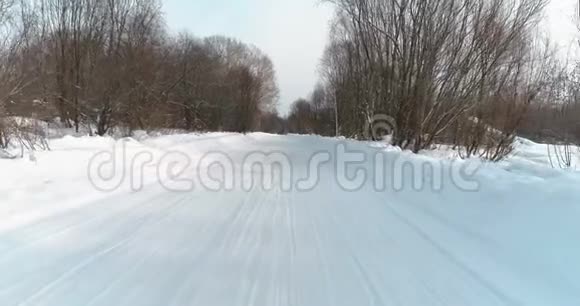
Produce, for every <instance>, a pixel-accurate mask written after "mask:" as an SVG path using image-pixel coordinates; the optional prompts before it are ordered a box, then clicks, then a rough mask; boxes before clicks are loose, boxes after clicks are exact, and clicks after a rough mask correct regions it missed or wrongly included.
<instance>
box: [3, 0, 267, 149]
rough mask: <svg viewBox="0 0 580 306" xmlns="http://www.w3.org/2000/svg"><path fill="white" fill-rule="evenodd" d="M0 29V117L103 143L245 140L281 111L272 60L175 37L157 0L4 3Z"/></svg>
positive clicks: (210, 41)
mask: <svg viewBox="0 0 580 306" xmlns="http://www.w3.org/2000/svg"><path fill="white" fill-rule="evenodd" d="M0 24H1V25H0V27H1V29H2V31H0V35H1V37H0V116H8V115H10V116H25V117H34V118H37V119H40V120H47V121H50V120H54V119H55V118H56V119H57V121H59V122H60V123H61V124H62V125H64V126H66V127H68V128H74V129H75V130H76V131H79V130H81V129H82V130H84V131H87V130H88V131H89V132H91V133H94V134H98V135H105V134H107V133H110V132H111V131H112V130H114V129H122V130H123V131H124V133H125V134H127V135H130V134H131V132H132V131H134V130H137V129H139V130H150V129H156V128H171V129H184V130H189V131H192V130H198V131H216V130H221V131H233V132H248V131H254V130H257V129H259V128H260V125H261V121H262V118H263V117H267V115H266V114H268V113H270V112H272V111H273V110H274V109H275V107H276V103H277V99H278V87H277V83H276V73H275V69H274V66H273V64H272V61H271V60H270V58H269V57H268V56H267V55H266V54H264V53H263V52H262V51H260V50H259V49H258V48H256V47H254V46H251V45H247V44H244V43H242V42H240V41H238V40H235V39H231V38H227V37H220V36H215V37H209V38H204V39H201V38H196V37H195V36H193V35H192V34H189V33H181V34H179V35H173V34H170V33H169V31H168V29H167V28H166V26H165V21H164V19H163V13H162V7H161V3H160V2H158V1H156V0H22V1H20V0H0ZM3 122H4V123H3V124H4V128H2V127H1V126H0V145H2V144H6V143H7V141H9V140H7V139H6V138H7V137H8V131H9V130H10V127H8V126H6V125H7V123H6V120H4V121H3Z"/></svg>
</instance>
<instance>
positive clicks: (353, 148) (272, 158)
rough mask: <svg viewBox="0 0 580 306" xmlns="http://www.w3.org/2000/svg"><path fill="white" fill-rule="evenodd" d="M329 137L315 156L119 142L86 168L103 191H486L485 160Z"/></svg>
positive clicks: (297, 150) (297, 151) (313, 154)
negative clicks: (153, 187) (158, 148)
mask: <svg viewBox="0 0 580 306" xmlns="http://www.w3.org/2000/svg"><path fill="white" fill-rule="evenodd" d="M240 137H243V136H240ZM322 142H323V144H324V145H326V147H325V148H324V149H323V150H319V151H316V152H313V153H311V154H310V155H306V154H304V152H300V150H299V149H297V148H290V149H291V150H292V151H293V152H283V151H260V150H258V151H255V150H254V151H251V150H250V151H248V152H247V153H245V154H243V155H242V156H241V155H240V154H239V153H236V154H235V155H231V154H229V153H228V152H225V151H224V152H222V151H212V152H207V153H205V154H204V155H199V154H193V153H192V152H189V153H188V152H186V151H169V152H165V153H163V154H159V152H152V151H150V150H135V149H128V148H127V145H126V144H125V142H123V141H120V142H119V143H118V144H117V146H115V147H114V148H111V150H108V151H103V152H99V153H98V154H96V155H95V156H94V157H93V158H92V159H91V160H90V162H89V165H88V169H87V173H88V178H89V180H90V182H91V183H92V184H93V186H94V187H95V188H96V189H98V190H100V191H103V192H111V191H114V190H117V189H119V188H120V187H121V186H127V184H128V186H129V187H130V188H131V189H132V190H133V191H140V190H142V189H143V186H144V185H145V184H150V183H156V184H159V185H160V186H162V187H163V188H165V189H166V190H168V191H174V192H188V191H194V190H205V191H211V192H221V191H232V190H244V191H251V190H255V189H262V190H264V191H272V190H280V191H284V192H289V191H299V192H304V191H312V190H315V189H317V188H318V187H319V186H320V184H329V183H332V184H335V185H336V186H338V187H339V188H340V189H342V190H344V191H347V192H353V191H358V190H362V189H365V190H374V191H377V192H384V191H405V190H412V191H422V190H430V191H435V192H438V191H442V190H443V189H445V188H456V189H459V190H461V191H477V190H479V183H478V181H477V180H476V172H477V170H478V169H479V167H480V166H481V163H480V162H478V161H477V160H469V161H463V160H450V161H443V160H435V159H429V158H424V157H414V156H412V154H411V153H402V152H384V151H383V150H380V149H375V148H370V147H366V146H364V145H363V146H361V145H360V144H358V143H353V142H348V141H324V140H323V141H322ZM324 145H323V146H324ZM298 153H299V154H298Z"/></svg>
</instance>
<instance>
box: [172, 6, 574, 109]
mask: <svg viewBox="0 0 580 306" xmlns="http://www.w3.org/2000/svg"><path fill="white" fill-rule="evenodd" d="M162 1H163V6H164V11H165V14H166V19H167V23H168V25H169V27H170V28H171V29H172V30H173V31H176V32H177V31H181V30H189V31H191V32H192V33H193V34H195V35H197V36H200V37H205V36H210V35H215V34H220V35H226V36H231V37H235V38H238V39H240V40H242V41H244V42H246V43H251V44H254V45H256V46H257V47H259V48H260V49H262V50H263V51H264V52H266V53H267V54H268V55H269V56H270V57H271V58H272V60H273V61H274V65H275V66H276V70H277V73H278V83H279V86H280V90H281V93H280V95H281V96H280V112H281V113H282V114H285V113H286V112H287V110H288V107H289V105H290V104H291V103H292V102H293V101H294V100H296V99H297V98H300V97H306V96H308V95H309V93H310V92H311V91H312V89H313V88H314V85H315V84H316V82H317V80H318V73H317V69H318V64H319V59H320V57H321V56H322V52H323V50H324V46H325V45H326V41H327V35H328V31H329V21H330V19H331V17H332V8H331V7H330V6H329V5H328V4H321V2H320V0H162ZM577 1H580V0H551V3H550V4H549V6H548V9H547V12H546V19H547V20H546V21H545V22H544V28H545V32H546V33H548V34H549V35H550V37H551V38H552V40H553V41H557V42H559V43H560V45H561V48H560V51H561V53H562V54H563V55H566V54H568V53H574V51H570V52H569V51H568V50H569V46H570V45H571V44H572V42H573V40H574V39H575V36H576V27H575V26H574V24H573V22H572V19H573V18H574V16H576V15H577V12H578V10H577V5H578V3H577ZM571 57H572V56H571Z"/></svg>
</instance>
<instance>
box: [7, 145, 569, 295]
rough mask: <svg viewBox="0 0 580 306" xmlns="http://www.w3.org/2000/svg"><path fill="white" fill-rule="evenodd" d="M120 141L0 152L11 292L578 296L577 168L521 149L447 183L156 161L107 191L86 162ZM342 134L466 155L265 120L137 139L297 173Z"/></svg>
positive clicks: (438, 163)
mask: <svg viewBox="0 0 580 306" xmlns="http://www.w3.org/2000/svg"><path fill="white" fill-rule="evenodd" d="M111 143H113V141H112V140H106V139H101V140H91V139H84V140H83V139H79V140H74V139H65V140H61V141H60V142H55V143H54V144H53V146H54V150H53V152H47V153H42V154H39V156H38V158H37V159H38V161H37V162H36V163H35V164H34V165H30V164H31V163H30V162H29V161H25V160H21V161H2V162H1V163H0V168H2V169H8V171H7V172H4V173H2V174H0V182H1V183H2V186H0V190H1V191H0V192H2V194H3V195H4V194H5V195H6V196H5V199H6V200H2V201H1V202H2V204H0V222H1V224H0V305H2V306H4V305H6V306H9V305H46V306H82V305H87V306H88V305H91V306H93V305H103V306H105V305H106V306H111V305H113V306H116V305H119V306H121V305H127V306H133V305H135V306H136V305H138V306H147V305H151V306H172V305H176V306H177V305H179V306H182V305H183V306H185V305H200V306H206V305H212V306H213V305H216V306H221V305H223V306H232V305H257V306H276V305H300V306H306V305H312V306H322V305H333V306H334V305H345V306H353V305H357V306H358V305H385V306H386V305H403V306H425V305H434V306H439V305H441V306H443V305H445V306H465V305H469V306H477V305H482V306H493V305H525V306H528V305H529V306H534V305H538V306H545V305H560V306H566V305H570V306H574V305H580V261H579V260H578V259H579V258H580V241H579V240H578V239H579V237H580V191H579V188H578V187H579V186H580V185H579V182H580V179H579V177H578V175H577V174H576V173H567V172H563V171H555V170H551V169H547V168H546V169H543V168H541V167H540V166H538V165H535V164H534V165H532V164H526V163H525V161H523V160H519V161H518V160H514V161H513V162H511V163H506V164H504V165H484V166H483V167H482V168H481V169H479V171H478V172H477V173H476V174H475V176H474V177H473V178H474V179H475V180H476V181H477V183H478V186H479V187H478V191H465V190H462V188H460V187H461V186H459V187H458V186H456V185H455V184H451V183H450V181H449V180H446V178H449V177H448V175H444V177H443V180H442V185H441V188H440V190H432V188H428V187H426V186H423V187H424V188H412V187H411V186H412V185H410V186H408V187H407V188H402V189H401V188H395V189H397V190H394V189H393V188H386V190H377V189H376V187H375V186H374V185H375V184H374V183H375V182H376V180H377V177H376V172H372V171H370V172H369V170H370V169H374V168H376V166H377V165H376V164H375V163H374V162H373V161H372V160H367V161H366V162H362V163H359V164H358V166H359V167H360V169H363V170H364V169H366V170H367V172H369V173H370V174H369V173H367V174H368V175H367V176H366V180H365V182H364V184H363V185H362V186H361V187H360V188H358V189H357V190H356V191H348V190H345V186H343V185H341V183H340V182H338V181H337V180H336V177H337V173H338V172H337V169H336V168H337V167H340V165H339V164H338V163H327V164H324V165H322V166H321V167H320V173H319V178H320V180H318V182H317V183H316V184H315V185H314V186H313V187H312V188H309V189H308V190H302V191H299V190H297V189H296V188H293V189H292V190H285V188H284V187H283V184H277V183H279V182H280V179H279V178H277V177H275V178H274V184H273V188H271V189H270V190H264V188H263V186H261V185H260V184H254V186H253V187H252V188H250V189H248V190H244V189H243V188H235V189H232V190H229V191H227V192H226V191H221V192H216V191H209V190H207V189H204V188H195V189H193V190H189V191H181V192H175V191H169V190H168V189H167V188H164V187H163V186H162V185H161V184H156V183H155V180H156V178H155V177H153V175H152V173H154V171H153V169H148V170H147V171H145V173H146V174H148V175H149V177H147V179H146V180H147V184H146V185H145V187H144V188H143V190H141V191H138V192H137V191H132V190H130V189H128V188H126V189H124V188H119V190H116V191H114V192H111V193H102V192H97V191H96V190H94V189H91V185H90V184H89V183H88V179H87V174H86V169H87V167H86V162H88V161H89V159H90V157H91V156H93V155H94V154H95V153H97V152H99V151H100V150H102V149H103V148H107V147H108V146H109V145H110V144H111ZM338 145H345V146H346V147H348V148H349V149H350V150H357V151H358V152H364V153H366V154H371V155H369V156H376V155H375V154H377V152H380V154H382V156H384V157H385V159H386V160H392V159H397V158H402V159H403V160H404V161H407V162H409V164H411V165H415V166H417V165H424V164H425V163H429V164H432V165H434V167H435V168H437V167H441V168H442V169H447V168H451V167H453V164H452V162H451V161H448V160H437V159H433V158H428V157H424V156H413V155H412V154H410V153H401V152H393V151H391V152H387V151H385V150H384V148H373V147H370V146H369V145H368V144H362V143H356V142H343V141H339V140H332V139H323V138H318V137H305V136H286V137H282V136H270V135H261V134H254V135H247V136H238V135H217V136H192V135H184V136H164V137H159V138H156V139H147V140H144V141H142V142H140V143H137V142H136V141H135V143H133V144H132V149H131V150H133V151H131V152H132V153H131V154H135V153H137V152H140V151H142V150H149V151H152V152H155V153H156V154H167V152H169V151H170V150H175V151H179V152H185V153H187V154H188V155H189V156H191V157H192V159H194V160H195V159H203V158H202V157H201V156H204V154H207V152H213V151H219V152H225V153H227V156H228V157H229V158H231V161H232V162H233V163H234V165H235V167H236V169H238V170H246V171H247V169H244V167H242V166H241V165H242V164H243V163H244V158H246V157H247V156H248V154H250V153H251V152H254V153H255V152H264V153H271V152H283V153H284V154H285V156H288V158H289V160H291V165H292V170H293V175H294V176H292V178H293V181H292V183H295V181H296V180H297V178H303V177H304V174H307V173H308V170H309V168H310V165H309V161H310V159H311V158H312V156H314V155H316V153H317V152H318V153H320V152H329V153H330V154H331V155H333V156H332V159H333V160H334V159H336V158H337V156H334V155H336V152H337V151H336V147H337V146H338ZM83 162H84V164H83ZM76 163H80V164H82V166H78V167H77V165H76ZM387 164H388V162H387ZM57 165H60V166H58V167H60V168H58V167H57ZM192 167H193V168H191V169H194V167H195V165H194V166H192ZM55 169H60V170H59V171H58V172H59V174H55V171H56V170H55ZM310 170H312V169H310ZM391 170H392V169H391ZM346 172H347V173H348V172H349V171H348V170H347V171H346ZM15 173H18V174H15ZM445 173H447V172H445ZM254 174H256V175H259V174H261V173H259V171H257V172H255V173H254ZM350 174H353V173H350ZM311 175H312V173H311ZM402 175H403V176H405V174H404V172H403V174H402ZM347 176H348V175H347ZM248 177H249V176H246V177H245V178H246V179H247V178H248ZM214 178H215V177H214ZM422 179H423V182H425V181H430V180H431V179H432V178H429V177H428V175H425V176H423V177H422ZM412 181H413V180H412V178H411V180H410V182H412ZM198 185H199V184H198ZM387 185H388V184H387ZM403 185H405V184H403ZM405 186H406V185H405ZM165 187H166V186H165ZM198 187H199V186H198ZM391 187H392V186H391ZM346 189H348V188H346ZM58 199H63V200H62V201H60V200H58Z"/></svg>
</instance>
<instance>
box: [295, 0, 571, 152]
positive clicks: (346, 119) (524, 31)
mask: <svg viewBox="0 0 580 306" xmlns="http://www.w3.org/2000/svg"><path fill="white" fill-rule="evenodd" d="M327 2H329V3H331V4H332V5H333V6H334V7H335V9H336V14H335V17H334V20H333V26H332V32H331V34H330V42H329V43H328V46H327V48H326V50H325V53H324V55H323V59H322V62H321V67H320V71H321V81H320V82H321V83H320V85H318V86H317V88H316V89H315V90H314V94H313V96H312V98H310V99H306V100H299V101H296V102H295V104H294V105H293V107H292V109H291V114H290V116H289V121H290V126H291V127H293V128H294V130H295V131H298V132H307V133H310V132H313V133H318V134H324V135H337V136H346V137H350V138H358V139H370V140H377V138H381V136H383V135H381V133H378V134H377V133H368V132H367V130H368V129H369V127H372V126H373V124H375V123H376V122H375V121H376V118H384V116H388V118H390V119H391V122H389V123H390V126H391V127H392V128H391V129H390V130H389V131H385V133H391V134H392V135H391V136H392V137H391V141H392V144H393V145H396V146H399V147H401V148H403V149H409V150H412V151H414V152H419V151H421V150H424V149H429V148H431V147H432V146H433V145H435V144H442V143H443V144H449V145H451V146H453V147H454V148H455V149H457V150H458V151H459V153H460V155H462V156H463V157H471V156H481V157H484V158H487V159H490V160H500V159H502V158H504V157H505V156H507V155H508V154H510V153H511V152H512V150H513V144H514V140H515V138H516V135H518V133H519V134H523V135H526V136H529V137H532V138H534V137H535V138H540V139H539V140H546V138H545V137H542V135H544V134H545V132H546V130H545V127H546V126H551V127H553V128H554V130H553V131H552V134H556V135H564V134H566V135H569V134H570V133H572V131H568V132H566V133H564V132H563V131H562V130H563V129H568V130H569V129H571V128H575V129H576V131H575V132H574V133H576V134H575V137H576V138H575V139H576V141H580V130H578V126H577V125H576V126H575V127H574V124H572V122H570V121H575V120H577V119H578V117H573V116H570V115H571V114H573V113H574V111H572V109H575V110H576V111H575V112H576V114H578V110H580V108H578V107H576V105H578V103H576V98H577V97H579V96H578V95H577V93H578V92H580V91H578V89H579V88H580V87H578V84H580V83H579V82H578V81H577V80H578V78H575V77H574V73H571V71H570V69H569V66H570V65H567V64H566V63H562V61H561V60H560V59H559V58H558V57H557V56H556V55H555V48H554V47H553V46H552V45H551V44H550V42H549V40H548V39H546V38H544V37H542V35H541V34H540V31H539V30H538V24H539V22H540V20H541V18H542V16H543V11H544V9H545V6H546V4H547V1H545V0H486V1H482V0H430V1H423V0H328V1H327ZM576 71H577V70H576ZM576 75H578V74H576ZM320 97H323V98H322V101H320V99H321V98H320ZM558 114H560V115H561V116H565V117H567V118H568V124H566V126H565V127H563V125H564V123H563V121H562V120H559V119H556V118H557V116H558ZM321 120H322V121H321ZM542 126H543V127H544V128H542ZM556 135H553V136H556ZM569 136H570V135H569ZM536 140H538V139H536Z"/></svg>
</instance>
